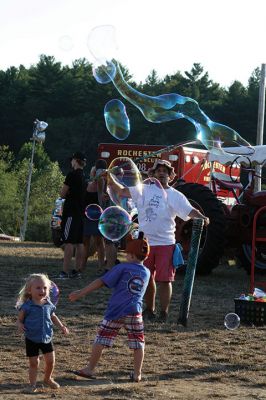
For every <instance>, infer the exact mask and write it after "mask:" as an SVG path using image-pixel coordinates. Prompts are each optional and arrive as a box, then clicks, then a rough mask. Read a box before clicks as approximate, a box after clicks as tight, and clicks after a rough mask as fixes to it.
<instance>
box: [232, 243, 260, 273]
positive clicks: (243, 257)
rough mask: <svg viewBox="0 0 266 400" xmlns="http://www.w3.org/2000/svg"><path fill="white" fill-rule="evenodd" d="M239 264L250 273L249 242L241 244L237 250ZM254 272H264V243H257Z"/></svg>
mask: <svg viewBox="0 0 266 400" xmlns="http://www.w3.org/2000/svg"><path fill="white" fill-rule="evenodd" d="M238 257H239V261H240V263H241V266H242V267H243V268H244V269H245V270H246V271H247V273H248V274H250V270H251V244H243V245H242V247H241V249H240V251H239V256H238ZM255 258H256V262H255V272H260V273H266V244H265V243H258V244H257V247H256V253H255Z"/></svg>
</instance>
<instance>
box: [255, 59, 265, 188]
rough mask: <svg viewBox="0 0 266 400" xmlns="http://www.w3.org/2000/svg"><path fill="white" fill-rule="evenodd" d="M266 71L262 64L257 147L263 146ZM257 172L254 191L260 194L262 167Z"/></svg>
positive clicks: (259, 166) (258, 167) (258, 166)
mask: <svg viewBox="0 0 266 400" xmlns="http://www.w3.org/2000/svg"><path fill="white" fill-rule="evenodd" d="M265 70H266V64H261V74H260V88H259V108H258V125H257V141H256V144H257V145H262V144H263V129H264V113H265V78H266V74H265ZM255 171H256V175H258V177H256V178H255V185H254V190H255V192H259V191H261V178H260V177H261V173H262V168H261V165H257V166H256V169H255Z"/></svg>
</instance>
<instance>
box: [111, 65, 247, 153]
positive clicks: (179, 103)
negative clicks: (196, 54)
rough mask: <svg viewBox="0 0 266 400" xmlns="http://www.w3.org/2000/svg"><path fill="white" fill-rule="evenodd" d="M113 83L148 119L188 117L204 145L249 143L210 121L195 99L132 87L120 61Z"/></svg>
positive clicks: (242, 144)
mask: <svg viewBox="0 0 266 400" xmlns="http://www.w3.org/2000/svg"><path fill="white" fill-rule="evenodd" d="M113 62H114V63H115V65H116V75H115V77H114V79H113V84H114V86H115V87H116V89H117V90H118V92H119V93H120V94H121V95H122V96H123V97H124V98H125V99H126V100H128V101H129V102H130V103H131V104H133V105H134V106H136V107H137V108H138V109H139V110H140V111H141V113H142V114H143V116H144V117H145V118H146V119H147V120H148V121H150V122H154V123H162V122H167V121H173V120H177V119H180V118H185V119H187V120H189V121H190V122H191V123H192V124H193V125H194V126H195V130H196V138H197V139H198V140H200V141H201V142H202V144H204V146H205V147H206V148H207V149H212V148H213V147H215V146H216V145H217V146H221V145H223V146H232V145H238V146H250V144H249V143H248V142H247V141H246V140H245V139H243V138H242V137H241V136H240V135H239V134H238V133H237V132H236V131H235V130H234V129H232V128H229V127H228V126H226V125H223V124H219V123H217V122H214V121H212V120H211V119H210V118H209V117H208V116H207V115H206V114H205V113H204V112H203V111H202V110H201V109H200V107H199V105H198V103H197V102H196V100H193V99H191V98H190V97H184V96H181V95H179V94H176V93H169V94H163V95H160V96H148V95H145V94H142V93H140V92H138V91H137V90H136V89H134V88H132V87H131V86H130V85H129V84H128V83H127V82H126V81H125V80H124V77H123V74H122V71H121V69H120V66H119V64H118V63H117V62H116V61H114V60H113Z"/></svg>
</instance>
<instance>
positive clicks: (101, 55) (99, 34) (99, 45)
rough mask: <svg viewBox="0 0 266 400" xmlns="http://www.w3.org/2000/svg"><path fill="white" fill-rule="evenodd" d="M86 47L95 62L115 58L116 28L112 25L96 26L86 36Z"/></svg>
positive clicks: (102, 62) (101, 62) (103, 62)
mask: <svg viewBox="0 0 266 400" xmlns="http://www.w3.org/2000/svg"><path fill="white" fill-rule="evenodd" d="M87 44H88V48H89V50H90V52H91V54H92V56H93V58H94V60H96V61H97V63H98V64H99V65H100V64H103V65H104V64H105V63H106V61H110V60H112V59H113V58H114V59H117V48H118V47H117V44H116V30H115V27H114V26H113V25H100V26H96V27H95V28H93V29H92V30H91V31H90V34H89V36H88V42H87Z"/></svg>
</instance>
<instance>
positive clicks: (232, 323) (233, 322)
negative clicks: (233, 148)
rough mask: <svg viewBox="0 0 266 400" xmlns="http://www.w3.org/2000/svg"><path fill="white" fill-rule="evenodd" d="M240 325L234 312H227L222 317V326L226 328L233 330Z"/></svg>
mask: <svg viewBox="0 0 266 400" xmlns="http://www.w3.org/2000/svg"><path fill="white" fill-rule="evenodd" d="M239 325H240V318H239V316H238V315H237V314H235V313H229V314H227V315H226V316H225V318H224V326H225V327H226V329H228V330H230V331H233V330H235V329H237V328H238V327H239Z"/></svg>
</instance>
